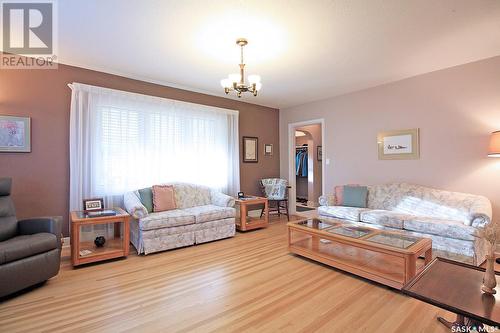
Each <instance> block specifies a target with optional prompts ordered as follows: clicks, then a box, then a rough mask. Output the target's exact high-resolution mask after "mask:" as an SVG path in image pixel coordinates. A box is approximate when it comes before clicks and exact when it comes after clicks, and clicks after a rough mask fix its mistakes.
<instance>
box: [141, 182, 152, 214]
mask: <svg viewBox="0 0 500 333" xmlns="http://www.w3.org/2000/svg"><path fill="white" fill-rule="evenodd" d="M138 192H139V199H141V203H142V204H143V205H144V207H146V209H147V210H148V213H152V212H153V189H152V188H151V187H146V188H142V189H140V190H139V191H138Z"/></svg>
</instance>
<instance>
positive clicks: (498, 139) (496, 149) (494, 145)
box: [488, 131, 500, 157]
mask: <svg viewBox="0 0 500 333" xmlns="http://www.w3.org/2000/svg"><path fill="white" fill-rule="evenodd" d="M488 156H489V157H500V131H496V132H493V133H491V138H490V149H489V151H488Z"/></svg>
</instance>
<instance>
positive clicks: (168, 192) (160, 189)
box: [153, 185, 177, 212]
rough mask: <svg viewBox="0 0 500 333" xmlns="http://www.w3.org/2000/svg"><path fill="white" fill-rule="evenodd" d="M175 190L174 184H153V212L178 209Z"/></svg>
mask: <svg viewBox="0 0 500 333" xmlns="http://www.w3.org/2000/svg"><path fill="white" fill-rule="evenodd" d="M176 208H177V206H176V204H175V192H174V187H173V186H172V185H153V212H163V211H166V210H172V209H176Z"/></svg>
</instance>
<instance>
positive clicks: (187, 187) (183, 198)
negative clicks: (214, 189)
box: [173, 183, 212, 209]
mask: <svg viewBox="0 0 500 333" xmlns="http://www.w3.org/2000/svg"><path fill="white" fill-rule="evenodd" d="M173 185H174V188H175V203H176V205H177V208H179V209H184V208H190V207H196V206H203V205H209V204H210V203H211V201H212V200H211V199H212V198H211V195H210V188H209V187H207V186H202V185H195V184H187V183H174V184H173Z"/></svg>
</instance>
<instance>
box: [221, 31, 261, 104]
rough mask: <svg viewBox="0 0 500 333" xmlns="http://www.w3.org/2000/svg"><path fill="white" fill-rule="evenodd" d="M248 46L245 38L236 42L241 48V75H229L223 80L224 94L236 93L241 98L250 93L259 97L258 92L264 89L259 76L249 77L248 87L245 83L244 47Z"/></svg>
mask: <svg viewBox="0 0 500 333" xmlns="http://www.w3.org/2000/svg"><path fill="white" fill-rule="evenodd" d="M247 44H248V41H247V40H246V39H245V38H238V39H237V40H236V45H238V46H239V47H241V62H240V73H239V74H229V76H228V77H227V79H222V80H221V81H220V84H221V86H222V88H224V92H225V93H226V94H229V92H230V91H235V92H236V95H237V96H238V97H241V93H244V92H250V93H252V94H253V95H254V96H257V92H258V91H259V90H260V88H261V87H262V83H260V76H259V75H249V76H248V83H249V84H248V85H247V84H246V83H245V63H244V62H243V47H245V45H247Z"/></svg>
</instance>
